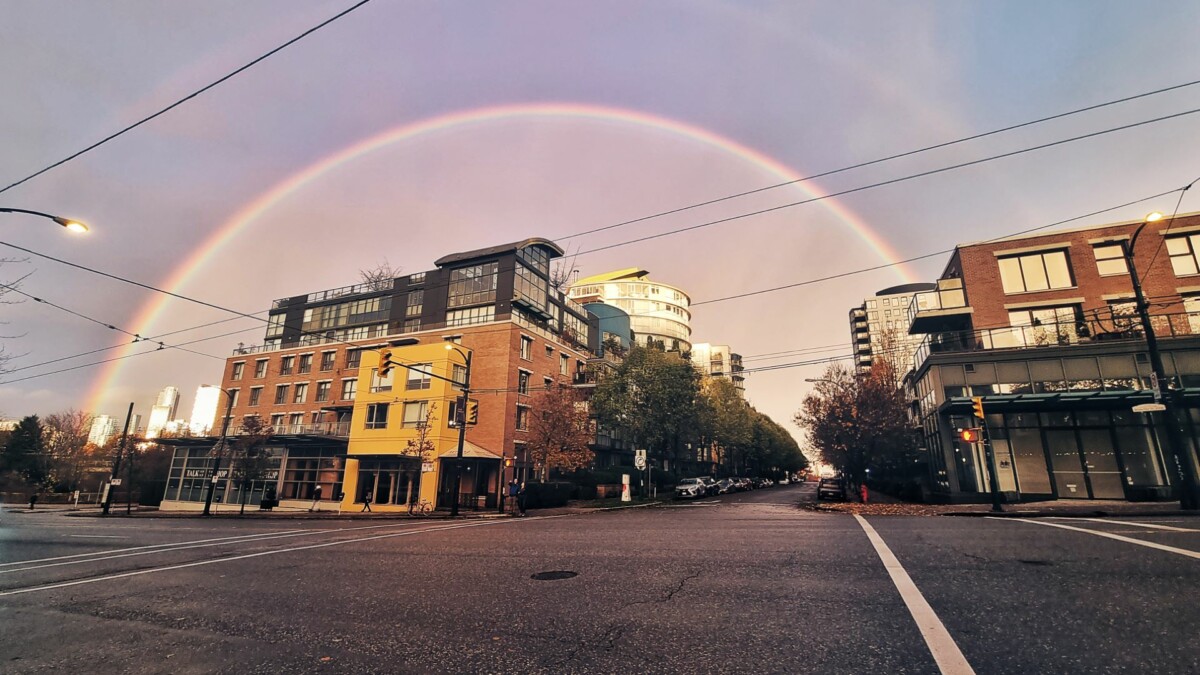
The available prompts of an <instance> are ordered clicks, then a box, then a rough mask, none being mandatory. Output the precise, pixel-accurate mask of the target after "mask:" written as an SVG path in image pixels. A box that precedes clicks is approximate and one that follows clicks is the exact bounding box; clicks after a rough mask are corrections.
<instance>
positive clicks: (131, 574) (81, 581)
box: [0, 514, 570, 598]
mask: <svg viewBox="0 0 1200 675" xmlns="http://www.w3.org/2000/svg"><path fill="white" fill-rule="evenodd" d="M568 515H570V514H563V515H558V516H534V517H532V518H517V519H512V520H483V521H476V522H468V523H461V524H457V525H443V526H438V527H427V528H425V529H422V530H408V531H406V532H390V533H388V534H376V535H372V536H370V537H359V538H357V539H339V540H338V541H327V542H324V543H321V544H309V545H308V546H294V547H292V548H277V549H272V550H270V551H259V552H257V553H245V554H242V555H235V556H229V557H228V558H209V559H208V560H198V561H196V562H190V563H182V564H179V565H166V566H164V567H151V568H148V569H144V570H137V571H134V572H122V573H120V574H110V575H108V576H104V577H92V578H90V579H78V580H76V581H64V582H61V583H57V584H47V585H45V586H30V587H29V588H16V589H12V590H8V591H0V598H3V597H5V596H9V595H21V594H23V593H34V592H37V591H52V590H54V589H56V588H67V587H70V586H80V585H83V584H94V583H96V582H99V581H112V580H114V579H125V578H127V577H136V576H141V575H143V574H153V573H155V572H170V571H172V570H181V569H186V568H189V567H200V566H201V565H213V564H216V563H223V562H232V561H234V560H246V559H248V558H261V557H263V556H268V555H277V554H279V553H295V552H296V551H310V550H313V549H318V548H328V547H330V546H341V545H343V544H357V543H359V542H364V541H376V540H378V539H392V538H394V537H408V536H411V535H414V534H424V533H426V532H443V531H446V530H458V529H462V528H464V527H483V526H486V525H504V524H506V523H521V522H532V521H534V520H550V519H552V518H565V517H567V516H568Z"/></svg>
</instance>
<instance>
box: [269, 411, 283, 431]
mask: <svg viewBox="0 0 1200 675" xmlns="http://www.w3.org/2000/svg"><path fill="white" fill-rule="evenodd" d="M271 427H272V428H273V429H274V430H275V431H280V430H281V429H282V428H283V413H275V414H274V415H271Z"/></svg>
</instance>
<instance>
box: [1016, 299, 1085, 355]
mask: <svg viewBox="0 0 1200 675" xmlns="http://www.w3.org/2000/svg"><path fill="white" fill-rule="evenodd" d="M1082 320H1083V314H1082V312H1081V311H1080V308H1079V305H1062V306H1059V307H1042V308H1038V309H1022V310H1012V311H1009V313H1008V321H1009V323H1010V324H1011V325H1012V326H1014V327H1016V328H1015V330H1016V331H1019V335H1017V336H1015V337H1017V338H1018V345H1019V346H1023V347H1034V346H1043V345H1053V344H1060V345H1063V344H1073V343H1075V342H1078V341H1079V326H1080V324H1081V322H1082Z"/></svg>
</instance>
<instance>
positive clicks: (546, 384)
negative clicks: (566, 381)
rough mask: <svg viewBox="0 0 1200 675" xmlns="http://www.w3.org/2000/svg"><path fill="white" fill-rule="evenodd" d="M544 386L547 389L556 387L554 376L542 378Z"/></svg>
mask: <svg viewBox="0 0 1200 675" xmlns="http://www.w3.org/2000/svg"><path fill="white" fill-rule="evenodd" d="M542 386H544V387H546V389H547V390H550V389H551V388H553V387H554V378H551V377H543V378H542Z"/></svg>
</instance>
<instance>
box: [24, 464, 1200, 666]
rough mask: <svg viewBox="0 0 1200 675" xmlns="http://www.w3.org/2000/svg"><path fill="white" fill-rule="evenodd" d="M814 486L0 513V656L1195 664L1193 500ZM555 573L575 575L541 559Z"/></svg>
mask: <svg viewBox="0 0 1200 675" xmlns="http://www.w3.org/2000/svg"><path fill="white" fill-rule="evenodd" d="M814 491H815V484H813V483H808V484H805V485H802V486H795V485H793V486H787V487H778V488H773V489H766V490H758V491H753V492H748V493H741V494H734V495H728V496H724V497H720V498H710V499H701V500H697V501H695V502H674V503H670V504H667V505H663V506H657V507H649V508H632V509H626V510H616V511H606V512H597V513H589V514H582V515H574V514H572V515H551V516H538V515H537V513H536V512H531V515H530V516H529V517H527V518H523V519H507V518H505V519H484V520H464V521H397V520H379V521H373V520H368V519H360V520H345V521H325V522H318V521H309V520H267V519H261V520H244V521H238V520H213V521H204V520H201V519H200V518H195V519H152V518H111V519H107V520H102V519H99V518H90V517H69V516H67V515H65V514H64V513H62V512H49V511H47V512H34V513H15V512H10V511H8V510H6V511H5V512H4V513H3V514H0V542H2V544H0V622H2V623H0V625H3V626H4V631H3V640H2V643H0V661H2V662H3V663H4V664H5V665H4V667H3V669H4V671H5V672H8V673H25V672H41V671H45V670H52V669H58V670H62V671H81V670H86V671H88V672H134V673H160V672H170V673H191V672H195V673H199V672H238V673H246V672H263V673H266V672H284V671H287V672H354V673H361V672H381V673H382V672H472V673H484V672H487V673H504V672H544V673H566V672H580V673H601V672H618V671H623V672H659V673H680V672H690V673H702V672H744V673H783V672H788V673H796V672H800V673H804V672H827V673H937V672H946V673H950V672H954V673H961V672H971V670H973V671H974V672H977V673H1040V672H1156V673H1183V672H1196V671H1197V670H1200V651H1198V650H1197V649H1196V647H1195V645H1194V644H1193V640H1194V633H1195V630H1194V627H1195V626H1196V625H1198V622H1200V610H1198V609H1197V607H1196V603H1195V589H1196V588H1197V585H1198V583H1200V572H1198V569H1200V568H1198V565H1200V520H1196V519H1189V518H1184V517H1178V518H1168V517H1158V518H1118V519H1079V518H1075V519H1066V518H1058V519H1039V520H1036V521H1035V520H1033V519H1029V520H1024V519H1006V520H996V519H987V518H952V517H906V516H889V517H867V518H866V519H863V520H864V521H865V523H866V525H865V526H864V525H863V524H862V521H860V519H859V518H858V517H855V516H849V515H835V514H825V513H813V512H808V511H803V510H800V509H798V508H796V506H795V504H796V502H798V501H799V500H801V499H810V498H811V497H812V493H813V492H814ZM872 532H873V533H877V537H873V536H870V534H869V533H872ZM1105 535H1107V536H1105ZM880 545H882V547H883V550H881V549H880ZM889 556H894V559H895V561H896V563H898V566H899V569H897V565H895V564H892V565H887V566H885V562H884V560H885V558H887V557H889ZM555 571H559V572H573V573H575V574H574V575H573V576H572V575H551V576H556V577H567V578H552V579H549V580H539V579H535V578H533V577H534V575H537V574H538V573H541V572H555ZM905 579H908V580H911V583H907V582H905ZM902 593H903V594H902ZM914 617H916V618H914ZM935 655H936V656H935Z"/></svg>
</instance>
